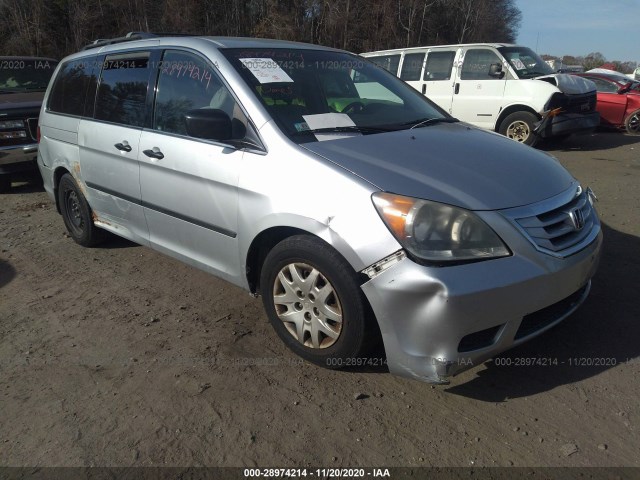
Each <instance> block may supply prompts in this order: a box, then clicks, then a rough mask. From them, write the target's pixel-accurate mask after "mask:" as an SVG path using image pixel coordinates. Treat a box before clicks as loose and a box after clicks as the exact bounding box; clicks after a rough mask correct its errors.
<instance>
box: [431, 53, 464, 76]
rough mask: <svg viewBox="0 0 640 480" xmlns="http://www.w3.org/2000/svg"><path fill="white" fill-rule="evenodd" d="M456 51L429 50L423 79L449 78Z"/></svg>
mask: <svg viewBox="0 0 640 480" xmlns="http://www.w3.org/2000/svg"><path fill="white" fill-rule="evenodd" d="M455 58H456V52H429V55H428V56H427V65H426V66H425V68H424V77H423V80H449V79H450V78H451V69H452V68H453V60H454V59H455Z"/></svg>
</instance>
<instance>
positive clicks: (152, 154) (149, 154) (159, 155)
mask: <svg viewBox="0 0 640 480" xmlns="http://www.w3.org/2000/svg"><path fill="white" fill-rule="evenodd" d="M142 153H144V154H145V155H146V156H147V157H150V158H157V159H158V160H162V159H163V158H164V154H163V153H162V152H161V151H160V149H159V148H158V147H153V150H143V151H142Z"/></svg>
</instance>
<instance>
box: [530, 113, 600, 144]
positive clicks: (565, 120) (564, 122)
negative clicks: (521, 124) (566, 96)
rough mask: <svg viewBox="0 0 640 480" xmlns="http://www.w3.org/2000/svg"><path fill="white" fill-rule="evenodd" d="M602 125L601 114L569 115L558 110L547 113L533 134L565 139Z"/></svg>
mask: <svg viewBox="0 0 640 480" xmlns="http://www.w3.org/2000/svg"><path fill="white" fill-rule="evenodd" d="M598 125H600V114H599V113H598V112H589V113H568V112H563V111H562V109H560V108H558V109H555V110H550V111H548V112H546V113H545V114H544V115H543V117H542V120H541V121H540V122H538V124H537V125H536V127H535V128H534V130H533V132H534V133H535V134H536V135H538V136H539V137H540V138H552V137H563V136H566V135H571V134H573V133H588V132H592V131H594V130H595V129H596V127H597V126H598Z"/></svg>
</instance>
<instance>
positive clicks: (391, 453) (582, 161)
mask: <svg viewBox="0 0 640 480" xmlns="http://www.w3.org/2000/svg"><path fill="white" fill-rule="evenodd" d="M545 150H548V151H550V152H551V153H553V154H554V155H556V156H557V157H559V158H560V159H561V161H562V163H563V164H564V165H566V166H567V167H568V168H569V170H570V171H571V172H572V173H573V174H574V175H575V176H576V177H577V178H578V179H580V180H581V181H582V182H583V184H584V185H590V186H592V187H593V188H594V190H595V191H596V193H597V194H598V196H599V198H600V202H599V204H598V209H599V211H600V214H601V217H602V220H603V222H604V224H605V226H604V228H605V236H606V238H605V243H606V245H605V252H604V257H603V261H602V264H601V267H600V270H599V272H598V274H597V277H596V278H595V281H594V284H593V290H592V294H591V296H590V297H589V299H588V300H587V302H586V303H585V305H584V306H583V307H582V308H581V309H580V310H579V311H578V312H577V313H576V314H575V315H573V316H572V317H571V318H570V319H569V320H567V321H566V322H564V323H563V324H562V325H560V326H559V327H557V328H555V329H554V330H552V331H551V332H548V333H547V334H545V335H543V336H542V337H539V338H538V339H536V340H534V341H532V342H530V343H528V344H526V345H524V346H522V347H520V348H517V349H515V350H513V351H511V352H509V353H508V354H506V355H505V356H504V357H503V358H505V359H510V361H511V362H512V365H511V366H504V365H502V366H499V365H496V363H495V362H487V363H485V364H483V365H481V366H478V367H476V368H474V369H472V370H470V371H468V372H465V373H464V374H462V375H460V376H459V377H456V378H454V379H453V381H452V383H451V385H449V386H439V387H432V386H430V385H427V384H423V383H419V382H416V381H411V380H405V379H401V378H397V377H394V376H391V375H390V374H389V373H387V372H385V371H381V370H378V371H360V372H333V371H328V370H323V369H320V368H318V367H315V366H312V365H309V364H306V363H302V362H299V361H298V359H297V358H296V357H294V356H293V354H291V353H289V351H288V350H286V349H285V348H284V346H283V345H282V344H281V343H280V341H279V340H278V338H277V337H276V335H275V333H274V332H273V331H272V329H271V327H270V326H269V324H268V323H267V319H266V316H265V315H264V314H263V312H262V305H261V302H260V300H257V299H253V298H251V297H250V296H249V295H247V294H246V293H245V292H243V291H241V290H239V289H237V288H235V287H233V286H231V285H229V284H227V283H224V282H222V281H219V280H217V279H215V278H213V277H211V276H208V275H207V274H205V273H202V272H200V271H197V270H195V269H193V268H190V267H187V266H185V265H182V264H180V263H178V262H177V261H174V260H172V259H170V258H168V257H165V256H163V255H160V254H158V253H155V252H153V251H151V250H150V249H148V248H144V247H141V246H137V245H135V244H132V243H129V242H126V241H124V240H113V241H110V242H109V243H108V244H106V245H104V246H103V247H101V248H96V249H91V250H87V249H83V248H82V247H79V246H77V245H76V244H75V243H74V242H73V241H72V240H71V239H70V238H68V236H67V235H66V233H65V229H64V225H63V223H62V219H61V218H60V216H59V215H58V214H57V212H56V210H55V207H54V206H53V205H52V204H51V203H50V202H49V200H48V198H47V196H46V194H45V193H44V192H43V191H41V189H39V188H38V187H34V186H32V185H29V184H22V185H21V186H18V187H17V188H14V190H13V192H12V193H11V194H7V195H3V196H2V197H0V463H1V464H3V465H12V466H24V465H29V466H34V465H35V466H81V465H82V466H90V465H109V466H148V465H156V466H158V465H180V466H186V465H218V466H276V467H296V466H298V467H300V466H307V465H312V466H325V467H338V466H363V465H366V466H387V467H391V466H432V465H435V466H469V465H475V466H506V465H515V466H636V467H637V466H640V457H639V456H638V452H639V451H640V433H639V432H640V407H639V405H640V402H639V401H638V392H640V388H639V386H640V380H639V379H640V341H639V340H640V323H638V319H640V302H638V297H637V296H636V295H638V291H637V290H638V278H639V277H640V255H639V254H640V214H639V206H640V189H639V186H640V138H638V137H636V138H633V137H630V136H626V135H623V134H620V133H615V132H601V133H598V134H596V135H593V136H587V137H577V138H572V139H569V140H568V141H567V142H565V143H564V144H562V147H561V148H553V147H546V148H545ZM514 161H517V159H514ZM523 357H538V358H549V359H553V358H555V359H557V362H558V364H557V365H551V366H529V367H525V366H515V365H513V363H515V362H517V361H518V359H519V358H523ZM571 359H573V360H571ZM576 359H577V361H578V362H579V363H582V364H581V365H579V366H576V365H575V363H576ZM580 359H587V360H586V361H583V360H580ZM592 359H595V362H596V363H604V365H600V364H599V365H587V364H590V363H592V362H593V361H594V360H592ZM274 363H277V365H274ZM614 364H615V365H614ZM359 394H364V396H365V398H362V399H356V397H357V396H358V395H359ZM360 396H362V395H360Z"/></svg>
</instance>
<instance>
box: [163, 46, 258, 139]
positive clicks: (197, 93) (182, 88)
mask: <svg viewBox="0 0 640 480" xmlns="http://www.w3.org/2000/svg"><path fill="white" fill-rule="evenodd" d="M201 108H202V109H205V108H213V109H218V110H222V111H224V112H225V113H226V114H227V115H228V116H229V118H230V119H231V120H232V127H233V132H232V137H233V138H242V137H244V133H245V131H246V130H245V128H244V127H245V125H246V117H245V116H244V113H243V112H242V110H241V109H240V108H239V106H238V104H237V103H236V101H235V99H234V97H233V95H232V94H231V92H230V91H229V89H228V88H227V87H226V86H225V85H224V84H223V83H222V81H221V80H220V78H219V77H218V75H217V73H216V72H215V71H214V69H213V67H211V66H210V65H209V64H208V63H207V62H206V61H205V60H204V59H202V58H201V57H199V56H197V55H194V54H191V53H188V52H181V51H177V50H167V51H166V52H165V53H164V55H163V57H162V62H161V64H160V72H159V74H158V91H157V94H156V101H155V109H154V115H153V116H154V121H153V128H154V129H155V130H160V131H163V132H169V133H177V134H180V135H187V129H186V124H185V121H184V117H185V114H186V113H187V112H188V111H189V110H194V109H201ZM238 122H239V123H238Z"/></svg>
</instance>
